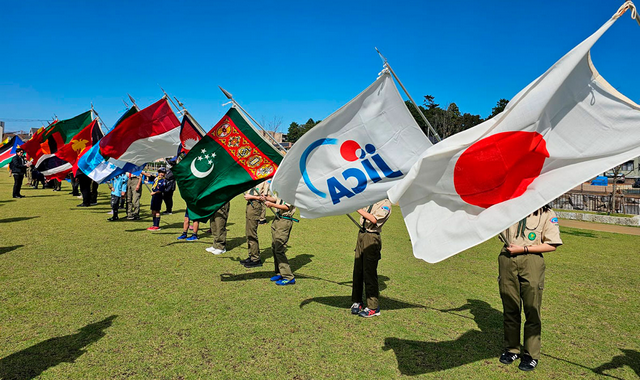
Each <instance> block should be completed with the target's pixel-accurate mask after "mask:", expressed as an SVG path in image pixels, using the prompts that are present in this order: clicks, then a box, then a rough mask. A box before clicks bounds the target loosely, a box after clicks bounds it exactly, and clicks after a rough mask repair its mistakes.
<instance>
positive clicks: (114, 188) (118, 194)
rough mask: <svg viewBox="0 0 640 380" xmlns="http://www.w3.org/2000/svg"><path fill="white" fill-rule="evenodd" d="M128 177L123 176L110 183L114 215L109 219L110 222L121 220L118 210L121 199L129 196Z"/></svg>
mask: <svg viewBox="0 0 640 380" xmlns="http://www.w3.org/2000/svg"><path fill="white" fill-rule="evenodd" d="M127 179H128V178H127V176H126V174H121V175H119V176H116V177H115V178H113V179H112V180H111V181H109V189H111V210H112V211H113V215H112V216H111V218H109V219H107V220H108V221H110V222H114V221H116V220H119V218H118V208H119V207H120V199H121V198H122V197H124V196H125V195H127Z"/></svg>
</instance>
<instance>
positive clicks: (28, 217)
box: [0, 216, 40, 223]
mask: <svg viewBox="0 0 640 380" xmlns="http://www.w3.org/2000/svg"><path fill="white" fill-rule="evenodd" d="M39 217H40V216H17V217H15V218H6V219H0V223H12V222H22V221H23V220H29V219H35V218H39Z"/></svg>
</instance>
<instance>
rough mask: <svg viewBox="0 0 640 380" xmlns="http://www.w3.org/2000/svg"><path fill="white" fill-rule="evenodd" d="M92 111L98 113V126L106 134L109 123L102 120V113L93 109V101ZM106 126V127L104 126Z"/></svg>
mask: <svg viewBox="0 0 640 380" xmlns="http://www.w3.org/2000/svg"><path fill="white" fill-rule="evenodd" d="M91 112H92V113H94V114H95V115H96V119H98V127H100V131H101V132H102V134H103V135H104V134H105V133H104V131H105V130H106V128H107V125H106V124H105V123H104V121H102V118H101V117H100V115H99V114H98V112H96V110H95V109H93V103H91ZM103 127H104V128H103Z"/></svg>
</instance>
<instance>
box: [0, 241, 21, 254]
mask: <svg viewBox="0 0 640 380" xmlns="http://www.w3.org/2000/svg"><path fill="white" fill-rule="evenodd" d="M20 247H24V244H20V245H12V246H10V247H0V255H3V254H5V253H7V252H11V251H15V250H16V249H18V248H20Z"/></svg>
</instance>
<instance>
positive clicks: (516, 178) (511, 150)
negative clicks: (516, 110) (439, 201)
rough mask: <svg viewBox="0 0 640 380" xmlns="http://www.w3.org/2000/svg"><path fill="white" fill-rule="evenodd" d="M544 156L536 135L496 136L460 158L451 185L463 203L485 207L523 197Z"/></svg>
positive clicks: (543, 145) (544, 145) (541, 140)
mask: <svg viewBox="0 0 640 380" xmlns="http://www.w3.org/2000/svg"><path fill="white" fill-rule="evenodd" d="M547 157H549V152H548V151H547V143H546V141H545V140H544V138H543V137H542V135H541V134H539V133H537V132H521V131H518V132H502V133H496V134H495V135H491V136H489V137H486V138H484V139H482V140H480V141H478V142H476V143H474V144H473V145H471V146H470V147H469V148H467V149H466V150H465V151H464V152H463V153H462V154H461V155H460V158H458V161H457V162H456V166H455V169H454V172H453V184H454V186H455V188H456V192H457V193H458V195H460V198H462V200H463V201H465V202H467V203H469V204H472V205H475V206H479V207H483V208H488V207H491V206H493V205H495V204H498V203H501V202H504V201H507V200H509V199H513V198H517V197H519V196H521V195H522V194H524V192H525V190H526V189H527V187H528V186H529V185H530V184H531V182H533V181H534V180H535V179H536V178H537V177H538V176H539V175H540V172H541V171H542V165H544V161H545V159H546V158H547Z"/></svg>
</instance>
